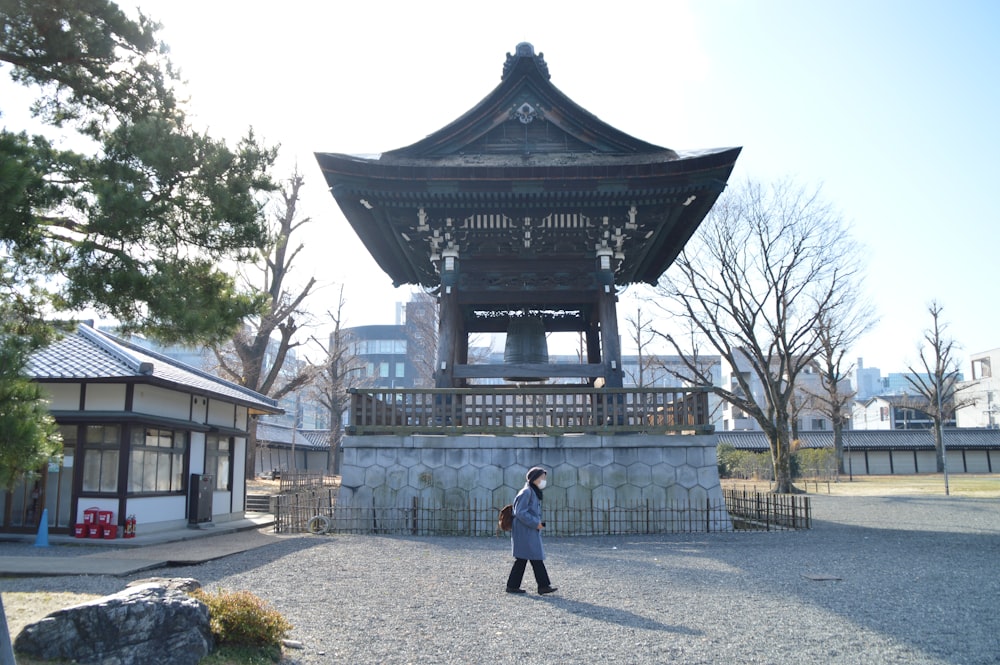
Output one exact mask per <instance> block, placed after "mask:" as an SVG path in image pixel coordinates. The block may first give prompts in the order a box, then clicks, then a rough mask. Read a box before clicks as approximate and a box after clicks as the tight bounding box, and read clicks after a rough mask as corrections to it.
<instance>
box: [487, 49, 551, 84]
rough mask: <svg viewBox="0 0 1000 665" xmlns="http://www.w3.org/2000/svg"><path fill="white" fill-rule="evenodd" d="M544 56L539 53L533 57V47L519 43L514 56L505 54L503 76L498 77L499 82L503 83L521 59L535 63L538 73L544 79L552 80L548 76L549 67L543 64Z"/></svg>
mask: <svg viewBox="0 0 1000 665" xmlns="http://www.w3.org/2000/svg"><path fill="white" fill-rule="evenodd" d="M544 56H545V54H544V53H542V52H541V51H539V53H538V55H535V47H534V46H532V45H531V43H530V42H521V43H520V44H518V45H517V47H516V48H515V49H514V55H511V54H510V53H508V54H507V61H506V62H504V63H503V75H501V76H500V80H501V81H503V80H504V79H506V78H507V76H508V75H509V74H510V73H511V71H513V70H514V67H516V66H517V62H518V60H520V59H521V58H531V59H532V60H534V61H535V66H536V67H538V71H539V72H540V73H541V74H542V76H544V77H545V78H546V79H550V78H552V77H551V76H550V75H549V66H548V65H547V64H546V63H545V57H544Z"/></svg>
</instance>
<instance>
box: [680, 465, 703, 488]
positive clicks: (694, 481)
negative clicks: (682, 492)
mask: <svg viewBox="0 0 1000 665" xmlns="http://www.w3.org/2000/svg"><path fill="white" fill-rule="evenodd" d="M677 484H678V485H680V486H681V487H683V488H684V489H691V488H692V487H697V486H698V470H697V469H695V468H694V467H693V466H688V465H687V464H684V465H683V466H680V467H678V468H677Z"/></svg>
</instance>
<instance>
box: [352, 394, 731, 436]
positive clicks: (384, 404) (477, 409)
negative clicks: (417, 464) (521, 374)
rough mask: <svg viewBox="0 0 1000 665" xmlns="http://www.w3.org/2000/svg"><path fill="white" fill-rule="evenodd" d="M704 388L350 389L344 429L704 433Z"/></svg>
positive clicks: (706, 422)
mask: <svg viewBox="0 0 1000 665" xmlns="http://www.w3.org/2000/svg"><path fill="white" fill-rule="evenodd" d="M708 390H709V389H706V388H585V387H567V386H545V387H530V388H526V387H519V388H502V387H499V388H498V387H481V388H452V389H448V388H402V389H381V388H355V389H352V390H351V391H350V393H351V412H350V422H349V424H348V428H347V433H348V434H354V435H364V434H479V433H481V434H571V433H598V434H605V433H607V434H613V433H619V432H622V433H624V432H645V433H659V434H708V433H711V432H712V431H714V430H713V428H712V424H711V422H710V420H709V412H708Z"/></svg>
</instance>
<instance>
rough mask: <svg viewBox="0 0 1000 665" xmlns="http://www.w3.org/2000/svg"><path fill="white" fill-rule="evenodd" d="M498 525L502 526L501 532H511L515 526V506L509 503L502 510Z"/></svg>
mask: <svg viewBox="0 0 1000 665" xmlns="http://www.w3.org/2000/svg"><path fill="white" fill-rule="evenodd" d="M497 524H498V525H499V526H500V530H501V531H510V530H511V528H512V527H513V526H514V505H513V504H510V503H508V504H507V505H506V506H504V507H503V508H501V509H500V515H499V516H498V517H497Z"/></svg>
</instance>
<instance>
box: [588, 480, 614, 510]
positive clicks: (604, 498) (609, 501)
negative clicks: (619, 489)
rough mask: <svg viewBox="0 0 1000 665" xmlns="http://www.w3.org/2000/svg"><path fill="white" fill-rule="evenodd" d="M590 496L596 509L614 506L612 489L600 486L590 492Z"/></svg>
mask: <svg viewBox="0 0 1000 665" xmlns="http://www.w3.org/2000/svg"><path fill="white" fill-rule="evenodd" d="M591 496H593V498H594V505H595V506H597V507H598V508H603V507H604V506H606V505H612V506H613V505H615V490H614V488H613V487H608V486H607V485H601V486H600V487H598V488H595V489H594V491H593V492H591Z"/></svg>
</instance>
